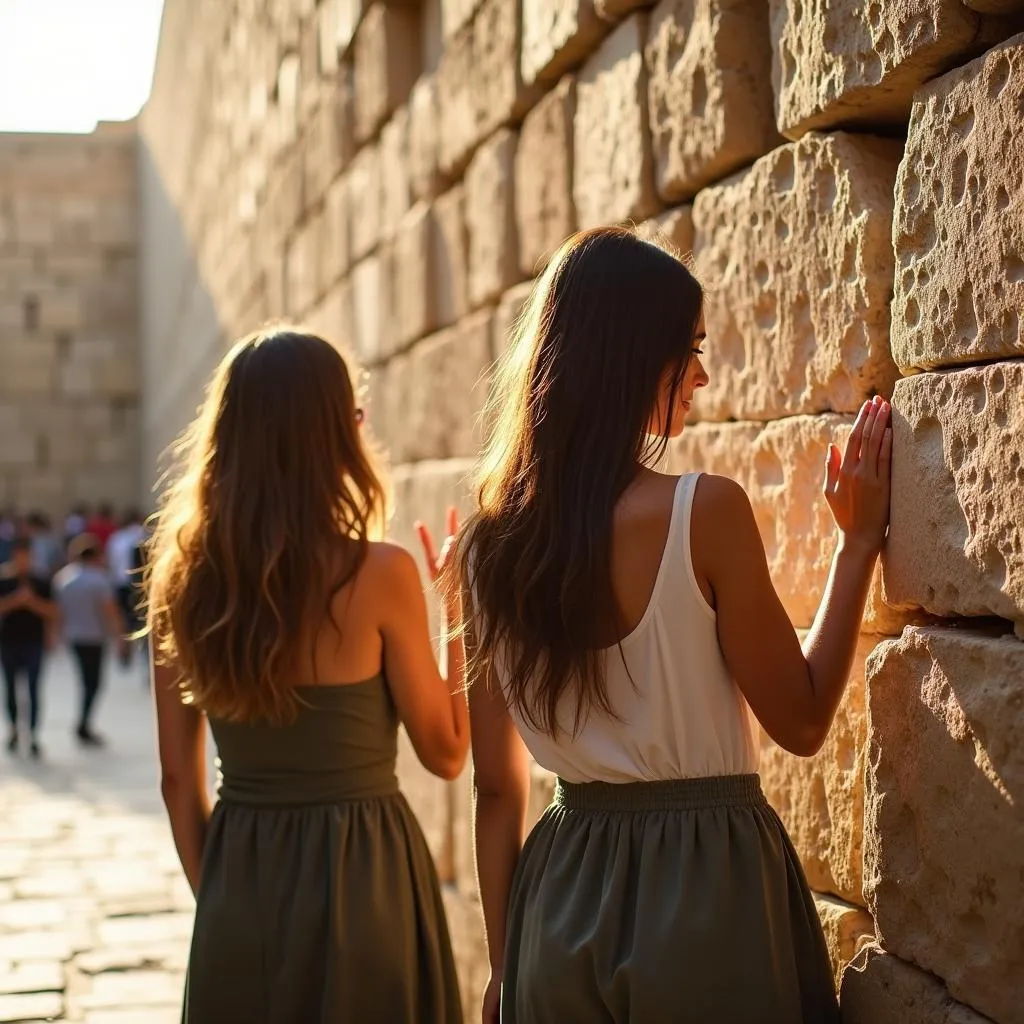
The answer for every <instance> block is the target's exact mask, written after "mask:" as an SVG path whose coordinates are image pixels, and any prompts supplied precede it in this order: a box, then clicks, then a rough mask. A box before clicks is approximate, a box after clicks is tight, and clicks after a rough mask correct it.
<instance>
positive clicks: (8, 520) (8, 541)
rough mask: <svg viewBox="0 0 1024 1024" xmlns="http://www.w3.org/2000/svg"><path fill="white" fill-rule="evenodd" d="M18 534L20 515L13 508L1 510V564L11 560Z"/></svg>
mask: <svg viewBox="0 0 1024 1024" xmlns="http://www.w3.org/2000/svg"><path fill="white" fill-rule="evenodd" d="M17 535H18V516H17V514H16V513H15V511H14V509H13V508H8V509H5V510H4V511H3V512H0V565H4V564H5V563H7V562H9V561H10V560H11V555H12V554H13V551H14V538H15V537H16V536H17Z"/></svg>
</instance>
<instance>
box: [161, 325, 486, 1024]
mask: <svg viewBox="0 0 1024 1024" xmlns="http://www.w3.org/2000/svg"><path fill="white" fill-rule="evenodd" d="M361 423H362V412H361V410H360V409H358V408H357V406H356V400H355V394H354V391H353V386H352V382H351V379H350V376H349V372H348V369H347V367H346V365H345V362H344V360H343V359H342V357H341V356H340V355H339V354H338V352H337V351H336V350H335V349H333V348H332V347H331V346H330V345H329V344H328V343H327V342H326V341H324V340H322V339H321V338H318V337H315V336H313V335H310V334H305V333H302V332H300V331H298V330H291V329H287V328H281V329H271V330H266V331H260V332H257V333H255V334H253V335H251V336H249V337H247V338H245V339H243V340H241V341H239V342H238V343H237V344H236V345H235V346H234V348H232V350H231V352H230V353H229V354H228V355H227V356H226V357H225V359H224V361H223V362H222V364H221V366H220V368H219V369H218V370H217V372H216V374H215V376H214V379H213V382H212V385H211V387H210V390H209V393H208V395H207V397H206V401H205V404H204V405H203V408H202V410H201V412H200V414H199V416H198V418H197V419H196V421H195V423H194V424H193V425H192V427H191V428H190V429H189V431H188V432H187V434H186V435H185V437H184V438H183V439H182V441H181V442H180V443H179V445H178V446H177V453H178V456H179V460H180V462H181V466H180V471H179V475H178V477H177V480H176V482H175V483H174V485H173V486H172V487H171V488H170V489H169V491H168V494H167V497H166V500H165V502H164V504H163V506H162V509H161V512H160V513H159V517H158V521H157V525H156V530H155V534H154V537H153V541H152V544H151V547H150V554H151V561H150V566H151V567H150V570H149V579H148V598H149V608H148V624H149V629H150V632H151V644H152V646H153V651H154V657H153V665H154V668H153V689H154V693H155V700H156V712H157V723H158V732H159V747H160V765H161V774H162V778H161V788H162V792H163V797H164V801H165V803H166V805H167V810H168V814H169V817H170V823H171V830H172V832H173V834H174V841H175V844H176V846H177V849H178V854H179V856H180V858H181V864H182V867H183V868H184V871H185V874H186V876H187V877H188V881H189V884H190V885H191V886H192V889H193V892H194V893H195V894H196V918H195V927H194V931H193V936H192V948H191V955H190V958H189V968H188V980H187V984H186V993H185V1007H184V1014H183V1019H184V1020H185V1021H186V1022H190V1024H226V1022H229V1021H230V1022H231V1024H246V1022H249V1021H273V1022H274V1024H288V1022H295V1024H309V1022H312V1021H324V1022H326V1021H342V1020H345V1021H348V1020H351V1021H360V1022H375V1021H376V1022H381V1024H403V1022H407V1024H413V1022H417V1024H418V1022H422V1021H431V1022H439V1024H446V1022H455V1021H459V1020H461V1011H460V1004H459V993H458V986H457V980H456V976H455V969H454V964H453V958H452V952H451V946H450V941H449V935H448V929H447V925H446V922H445V916H444V908H443V904H442V901H441V894H440V889H439V886H438V880H437V876H436V874H435V871H434V866H433V862H432V860H431V857H430V853H429V851H428V849H427V845H426V842H425V841H424V838H423V835H422V832H421V831H420V828H419V825H418V824H417V822H416V819H415V818H414V817H413V814H412V812H411V811H410V809H409V807H408V805H407V803H406V802H405V799H404V798H403V796H402V795H401V793H400V792H399V788H398V782H397V778H396V775H395V759H396V753H397V730H398V725H399V723H401V724H402V725H404V727H405V729H406V731H407V732H408V735H409V738H410V740H411V741H412V745H413V747H414V749H415V751H416V753H417V755H418V756H419V758H420V760H421V761H422V762H423V764H424V766H425V767H426V768H427V769H428V770H429V771H431V772H433V773H434V774H436V775H438V776H440V777H442V778H445V779H451V778H454V777H455V776H456V775H458V773H459V772H460V770H461V769H462V765H463V763H464V761H465V757H466V752H467V747H468V736H469V725H468V713H467V707H466V697H465V692H464V682H463V678H464V675H463V674H464V653H463V647H462V642H461V639H460V637H459V636H458V635H457V634H455V633H451V634H449V635H448V636H447V637H446V638H445V640H444V642H445V643H446V645H447V666H448V676H447V678H443V677H442V676H441V674H440V673H439V671H438V668H437V665H436V663H435V660H434V655H433V652H432V650H431V646H430V638H429V633H428V628H427V610H426V604H425V600H424V596H423V592H422V589H421V585H420V579H419V574H418V572H417V569H416V566H415V563H414V561H413V559H412V557H411V556H410V555H409V554H408V553H407V552H406V551H405V550H404V549H402V548H400V547H397V546H395V545H393V544H387V543H383V542H381V541H379V540H377V539H375V538H377V537H379V536H380V534H381V532H382V530H383V525H384V519H385V493H384V486H383V484H382V482H381V478H380V475H379V472H378V470H377V469H376V467H375V465H374V461H373V458H372V455H371V451H370V448H369V446H368V444H367V443H366V442H365V440H364V438H363V437H362V431H361ZM455 528H456V524H455V522H454V518H453V517H450V521H449V530H450V533H451V534H454V532H455ZM422 536H423V537H424V543H425V546H426V547H427V549H428V564H429V568H430V571H431V575H432V576H433V577H435V578H436V575H437V573H438V571H439V570H440V569H442V568H443V567H444V564H445V561H446V559H447V552H448V551H449V550H450V547H451V541H450V540H449V541H447V542H446V544H445V546H444V547H443V548H442V552H441V555H440V556H439V557H436V558H435V557H433V556H432V555H431V554H430V552H431V545H430V543H429V537H428V536H426V534H425V531H423V533H422ZM444 604H445V616H446V620H447V621H448V622H456V621H458V620H459V618H460V614H461V609H460V605H459V601H458V599H457V597H455V596H452V597H446V599H445V602H444ZM205 721H208V722H209V724H210V727H211V729H212V732H213V737H214V740H215V741H216V745H217V750H218V754H219V758H218V766H219V769H220V773H219V774H220V787H219V794H218V796H219V798H218V800H217V803H216V806H214V807H213V808H212V809H211V806H210V802H209V798H208V795H207V770H206V736H205V729H204V722H205Z"/></svg>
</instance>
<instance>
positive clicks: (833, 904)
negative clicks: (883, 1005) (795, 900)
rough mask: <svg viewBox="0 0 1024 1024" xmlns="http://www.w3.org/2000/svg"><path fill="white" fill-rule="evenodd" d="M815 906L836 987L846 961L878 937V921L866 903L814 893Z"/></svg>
mask: <svg viewBox="0 0 1024 1024" xmlns="http://www.w3.org/2000/svg"><path fill="white" fill-rule="evenodd" d="M814 909H815V910H817V912H818V920H819V921H821V930H822V931H823V932H824V934H825V945H826V946H827V947H828V958H829V960H830V961H831V963H832V977H833V978H834V980H835V986H836V989H838V988H839V979H840V978H841V977H842V974H843V970H844V969H845V967H846V965H847V964H848V963H849V962H850V961H851V960H853V958H854V957H855V956H856V955H857V954H858V953H859V952H860V950H861V949H863V948H864V946H866V945H867V944H868V943H869V942H871V940H872V939H873V938H874V937H875V924H874V922H873V921H872V920H871V915H870V914H869V913H868V912H867V911H866V910H865V909H864V908H863V907H855V906H851V905H850V904H849V903H843V902H842V901H841V900H836V899H833V898H832V897H831V896H822V895H821V894H820V893H814Z"/></svg>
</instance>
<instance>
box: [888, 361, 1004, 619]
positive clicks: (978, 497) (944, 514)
mask: <svg viewBox="0 0 1024 1024" xmlns="http://www.w3.org/2000/svg"><path fill="white" fill-rule="evenodd" d="M1022 395H1024V361H1020V360H1015V361H1008V362H1003V363H992V364H990V365H988V366H983V367H972V368H968V369H964V370H957V371H946V372H942V373H923V374H918V375H916V376H914V377H908V378H906V379H905V380H901V381H900V382H899V383H898V384H897V385H896V391H895V394H894V396H893V410H894V420H893V478H892V505H891V514H890V516H891V517H890V528H889V529H890V538H891V539H890V543H889V546H888V550H887V553H886V558H885V566H884V568H885V573H884V581H885V593H886V596H887V598H888V600H890V601H891V602H892V603H893V604H895V605H916V606H917V607H920V608H924V609H926V610H927V611H929V612H932V613H934V614H936V615H954V616H957V615H998V616H1001V617H1003V618H1005V619H1010V620H1012V621H1013V622H1015V623H1016V624H1017V630H1018V632H1019V633H1020V634H1021V635H1022V636H1024V533H1022V530H1021V524H1022V523H1024V402H1022V400H1021V396H1022Z"/></svg>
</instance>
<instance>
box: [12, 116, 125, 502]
mask: <svg viewBox="0 0 1024 1024" xmlns="http://www.w3.org/2000/svg"><path fill="white" fill-rule="evenodd" d="M135 143H136V134H135V125H134V123H125V124H120V123H118V124H112V123H111V124H101V125H100V126H99V128H98V129H97V130H96V131H95V132H93V133H92V134H91V135H22V134H7V133H0V508H3V507H6V506H8V505H13V506H16V507H17V508H18V509H20V511H22V512H28V511H31V510H33V509H40V510H42V511H45V512H49V513H50V514H52V515H63V514H64V513H65V512H66V511H67V509H68V506H69V505H70V504H71V503H73V502H75V501H79V500H83V501H90V502H97V501H104V500H109V501H112V502H115V503H117V505H118V506H120V505H123V504H126V503H130V502H135V501H137V500H138V497H139V448H138V437H139V423H138V407H139V380H138V353H139V331H138V258H137V245H136V237H137V208H138V203H137V194H136V171H135V165H136V160H135Z"/></svg>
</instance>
